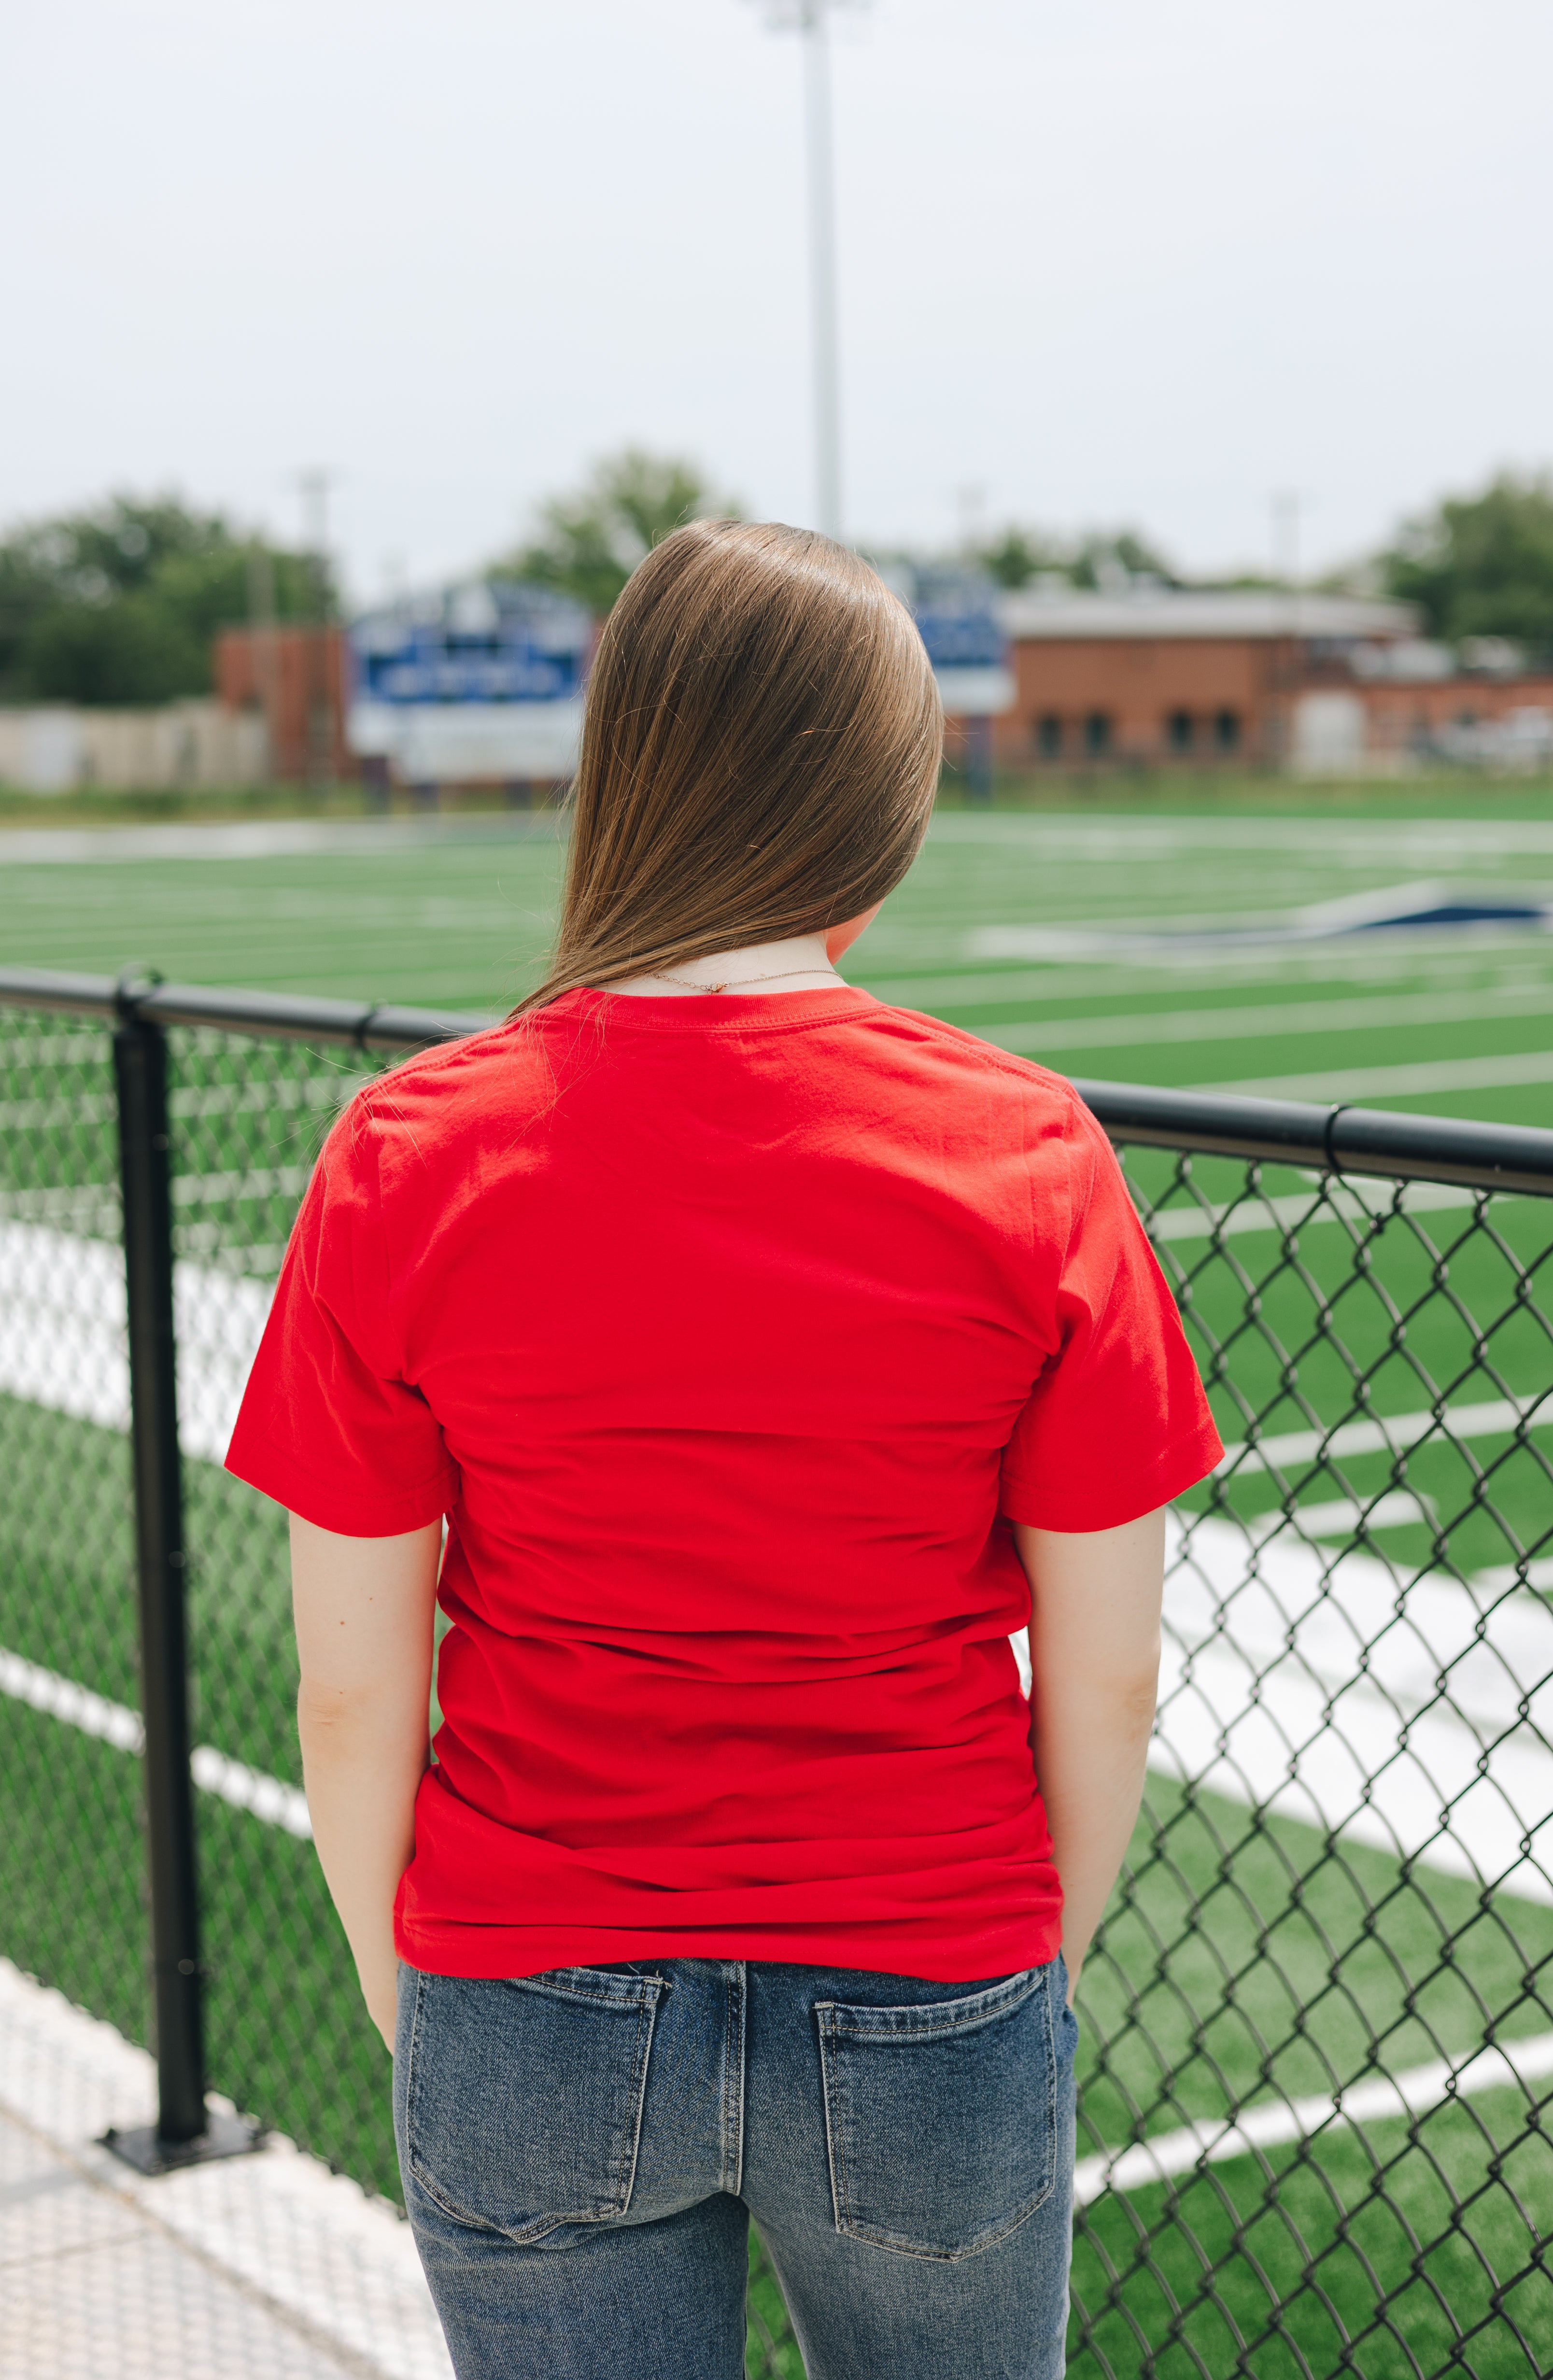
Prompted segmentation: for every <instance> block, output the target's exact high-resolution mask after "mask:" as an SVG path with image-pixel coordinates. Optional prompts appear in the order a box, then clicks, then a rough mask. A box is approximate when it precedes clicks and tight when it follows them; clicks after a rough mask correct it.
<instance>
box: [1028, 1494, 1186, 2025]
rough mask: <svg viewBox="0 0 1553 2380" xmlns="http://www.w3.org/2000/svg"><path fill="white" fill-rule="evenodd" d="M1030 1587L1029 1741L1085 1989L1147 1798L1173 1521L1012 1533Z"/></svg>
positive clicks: (1074, 1962)
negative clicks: (1168, 1527) (1079, 1531)
mask: <svg viewBox="0 0 1553 2380" xmlns="http://www.w3.org/2000/svg"><path fill="white" fill-rule="evenodd" d="M1013 1536H1014V1543H1015V1545H1016V1546H1017V1547H1018V1548H1019V1559H1020V1560H1021V1561H1022V1562H1023V1563H1024V1565H1025V1575H1026V1577H1027V1578H1028V1579H1029V1582H1030V1604H1031V1612H1030V1667H1031V1670H1032V1672H1033V1683H1032V1686H1031V1692H1030V1742H1031V1745H1032V1747H1033V1749H1034V1752H1035V1756H1036V1775H1037V1778H1038V1779H1039V1781H1040V1790H1041V1797H1042V1799H1043V1800H1044V1802H1045V1803H1046V1815H1047V1821H1048V1824H1049V1827H1050V1828H1051V1841H1052V1851H1053V1855H1054V1857H1055V1859H1056V1863H1057V1873H1058V1875H1059V1876H1061V1877H1062V1955H1063V1957H1064V1959H1065V1960H1066V1961H1067V1965H1068V1974H1069V1982H1070V1998H1071V1997H1072V1987H1073V1985H1076V1983H1077V1981H1078V1971H1079V1969H1080V1967H1081V1966H1082V1965H1083V1963H1084V1958H1085V1953H1086V1951H1087V1949H1088V1948H1089V1944H1090V1941H1091V1939H1092V1938H1093V1936H1094V1932H1095V1928H1096V1927H1097V1925H1098V1924H1099V1922H1100V1918H1101V1916H1102V1914H1103V1913H1104V1911H1105V1905H1106V1902H1107V1900H1108V1899H1109V1898H1110V1888H1111V1886H1112V1885H1113V1884H1114V1883H1115V1881H1116V1877H1117V1873H1118V1871H1119V1869H1120V1868H1121V1865H1122V1856H1123V1854H1124V1852H1126V1849H1127V1841H1128V1838H1129V1837H1130V1835H1131V1834H1132V1831H1133V1825H1134V1820H1135V1819H1136V1817H1137V1814H1138V1803H1139V1802H1140V1801H1141V1800H1142V1798H1143V1776H1144V1757H1145V1754H1146V1752H1147V1744H1148V1736H1149V1730H1150V1729H1151V1728H1152V1726H1153V1723H1154V1699H1155V1695H1156V1694H1157V1692H1158V1689H1159V1606H1160V1599H1161V1594H1162V1589H1163V1583H1164V1573H1165V1516H1164V1514H1163V1512H1149V1513H1147V1514H1146V1515H1145V1517H1144V1518H1143V1519H1142V1520H1141V1521H1128V1522H1127V1523H1126V1524H1124V1525H1123V1526H1122V1528H1120V1529H1097V1530H1095V1531H1093V1532H1092V1533H1086V1534H1085V1535H1083V1536H1069V1535H1068V1534H1067V1533H1065V1532H1062V1531H1059V1530H1056V1529H1031V1528H1025V1527H1024V1526H1023V1525H1020V1526H1016V1527H1015V1529H1014V1532H1013Z"/></svg>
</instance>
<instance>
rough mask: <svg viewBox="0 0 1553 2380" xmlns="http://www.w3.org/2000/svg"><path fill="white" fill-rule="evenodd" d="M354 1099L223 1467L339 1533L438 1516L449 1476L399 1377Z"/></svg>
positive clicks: (374, 1197) (314, 1196) (361, 1109)
mask: <svg viewBox="0 0 1553 2380" xmlns="http://www.w3.org/2000/svg"><path fill="white" fill-rule="evenodd" d="M377 1158H378V1150H377V1139H376V1133H375V1130H374V1128H373V1124H372V1119H371V1116H370V1111H369V1110H368V1109H367V1108H366V1105H365V1102H364V1101H361V1100H358V1102H357V1103H356V1104H355V1106H353V1107H352V1108H351V1109H350V1110H349V1111H347V1113H346V1115H345V1116H344V1117H342V1119H341V1120H340V1123H338V1124H337V1125H336V1126H335V1128H334V1132H333V1133H332V1134H331V1135H330V1137H329V1140H328V1142H327V1143H326V1144H325V1147H324V1149H323V1153H322V1156H321V1158H320V1159H319V1161H318V1165H317V1167H316V1169H315V1171H314V1173H313V1178H312V1181H311V1183H310V1184H309V1189H308V1193H307V1196H306V1197H305V1198H304V1199H303V1202H302V1206H301V1209H300V1211H299V1213H298V1215H297V1222H296V1227H295V1229H294V1231H293V1233H292V1235H291V1243H290V1245H289V1247H288V1248H287V1250H286V1255H285V1264H284V1265H283V1267H282V1269H281V1277H280V1280H279V1281H278V1283H277V1284H276V1288H275V1295H274V1302H273V1305H272V1306H271V1308H270V1317H269V1320H268V1322H267V1323H266V1325H265V1329H264V1335H263V1338H262V1339H261V1342H260V1347H259V1353H258V1354H257V1355H256V1356H255V1358H254V1364H253V1369H252V1371H251V1373H250V1374H249V1382H248V1387H247V1390H246V1391H245V1393H244V1396H243V1402H242V1406H241V1409H240V1411H239V1413H238V1415H237V1427H236V1428H235V1430H234V1431H233V1434H232V1443H231V1445H230V1447H229V1448H228V1449H227V1454H226V1468H227V1469H228V1471H231V1472H234V1473H235V1474H236V1475H237V1477H238V1478H239V1479H246V1480H247V1481H248V1482H249V1486H250V1487H254V1488H260V1489H261V1491H262V1493H263V1494H265V1495H266V1496H272V1497H273V1498H274V1500H275V1501H276V1503H278V1504H284V1505H285V1507H286V1509H287V1511H289V1512H296V1513H298V1514H299V1515H300V1516H301V1518H302V1519H303V1520H307V1521H312V1522H314V1523H315V1524H317V1526H318V1527H320V1528H322V1529H333V1530H334V1531H336V1532H337V1533H338V1534H339V1535H340V1536H357V1537H388V1536H399V1535H400V1534H402V1533H403V1532H404V1531H406V1530H408V1529H417V1528H420V1527H422V1526H424V1524H426V1523H427V1522H429V1521H433V1520H436V1519H437V1518H438V1517H439V1515H440V1514H442V1513H443V1512H446V1511H447V1510H448V1508H449V1506H450V1505H451V1503H452V1502H453V1500H454V1498H455V1493H456V1489H457V1483H458V1474H457V1469H456V1466H455V1463H453V1462H452V1461H451V1459H450V1458H449V1455H448V1453H447V1451H446V1448H445V1447H444V1445H443V1434H442V1430H441V1427H439V1425H438V1422H437V1419H436V1416H435V1415H433V1413H432V1412H431V1407H430V1406H429V1405H428V1404H427V1403H426V1400H425V1398H424V1397H423V1396H422V1395H421V1394H420V1392H419V1390H418V1389H416V1388H415V1387H413V1386H412V1385H411V1383H410V1382H409V1381H407V1380H406V1378H404V1376H403V1370H402V1364H401V1358H400V1355H399V1353H398V1350H397V1348H396V1346H395V1341H394V1321H393V1299H392V1295H391V1284H390V1279H389V1266H388V1257H387V1248H386V1242H385V1236H384V1232H383V1223H382V1199H381V1191H380V1184H379V1178H378V1162H377Z"/></svg>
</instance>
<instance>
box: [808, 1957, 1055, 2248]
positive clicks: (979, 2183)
mask: <svg viewBox="0 0 1553 2380" xmlns="http://www.w3.org/2000/svg"><path fill="white" fill-rule="evenodd" d="M1061 1972H1062V1971H1061V1969H1060V1968H1047V1967H1033V1968H1031V1969H1029V1970H1028V1971H1027V1972H1026V1973H1024V1974H1020V1975H1011V1976H1009V1977H1008V1978H1006V1980H1005V1981H1004V1982H1002V1983H1001V1984H994V1985H991V1986H990V1988H989V1989H988V1990H986V1991H981V1992H975V1993H973V1994H971V1995H970V1997H969V1998H965V1999H958V2000H940V2001H936V2002H928V2003H926V2004H924V2005H923V2006H921V2007H916V2008H843V2007H842V2006H840V2005H839V2004H837V2003H836V2002H834V2001H824V2002H821V2003H820V2004H819V2006H818V2007H817V2009H816V2010H815V2015H816V2018H817V2020H818V2022H819V2056H820V2066H821V2070H822V2073H823V2078H824V2089H825V2122H826V2131H827V2133H828V2136H829V2142H830V2152H831V2197H832V2200H833V2203H834V2206H835V2217H836V2228H837V2230H838V2231H840V2232H843V2233H844V2234H845V2235H847V2236H848V2237H850V2238H852V2239H855V2240H867V2241H869V2242H870V2243H871V2244H872V2245H873V2246H874V2247H876V2248H890V2249H893V2250H894V2251H895V2252H896V2253H898V2254H901V2255H907V2256H933V2257H940V2258H943V2259H946V2260H952V2259H954V2258H957V2257H962V2256H976V2255H979V2254H980V2253H982V2251H983V2250H984V2249H987V2248H993V2247H996V2246H997V2244H998V2242H999V2240H1006V2239H1007V2238H1008V2236H1009V2234H1010V2233H1011V2232H1012V2231H1014V2230H1016V2229H1017V2228H1018V2227H1019V2225H1020V2224H1021V2223H1023V2222H1024V2221H1025V2217H1026V2216H1030V2215H1033V2214H1034V2213H1035V2211H1036V2208H1037V2206H1038V2205H1039V2204H1040V2203H1041V2201H1042V2200H1043V2199H1044V2198H1046V2197H1047V2196H1048V2195H1049V2192H1050V2191H1051V2189H1052V2188H1053V2185H1054V2184H1055V2181H1056V2179H1057V2156H1058V2131H1059V2111H1058V2107H1057V2054H1056V2047H1055V2044H1054V2041H1053V2035H1052V2016H1051V1985H1050V1981H1049V1979H1050V1978H1051V1976H1052V1975H1053V1974H1054V1973H1056V1974H1060V1973H1061Z"/></svg>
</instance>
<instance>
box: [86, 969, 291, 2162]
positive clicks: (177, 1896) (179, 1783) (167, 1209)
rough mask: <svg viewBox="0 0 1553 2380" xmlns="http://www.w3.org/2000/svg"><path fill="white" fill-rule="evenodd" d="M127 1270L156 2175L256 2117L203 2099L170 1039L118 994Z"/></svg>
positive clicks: (125, 2148) (144, 2136)
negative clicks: (222, 2112) (224, 2112)
mask: <svg viewBox="0 0 1553 2380" xmlns="http://www.w3.org/2000/svg"><path fill="white" fill-rule="evenodd" d="M114 1078H115V1087H116V1091H117V1098H118V1130H119V1166H120V1175H121V1180H122V1184H123V1191H124V1269H125V1281H126V1288H127V1309H128V1326H129V1331H128V1335H129V1406H130V1448H131V1458H132V1469H133V1476H134V1500H135V1551H136V1569H137V1573H138V1579H139V1588H140V1694H141V1712H142V1715H143V1718H144V1725H145V1772H146V1833H147V1844H148V1854H149V1865H150V1870H151V1922H152V1977H153V1987H154V2004H155V2010H156V2073H157V2115H156V2121H155V2123H154V2124H152V2125H145V2126H141V2127H140V2128H139V2129H137V2130H136V2131H127V2132H120V2131H111V2132H109V2133H108V2135H107V2143H108V2146H109V2147H110V2148H113V2149H115V2150H116V2151H117V2153H118V2155H120V2156H123V2157H126V2158H127V2160H128V2161H129V2163H130V2164H131V2165H135V2166H138V2167H140V2169H141V2171H142V2172H146V2173H159V2172H163V2171H164V2170H166V2169H167V2168H169V2167H172V2166H177V2165H188V2164H190V2163H192V2162H195V2161H198V2160H201V2159H203V2158H206V2157H210V2156H231V2155H237V2154H240V2153H241V2152H242V2151H243V2150H245V2149H249V2148H251V2147H252V2146H253V2145H254V2143H255V2131H254V2128H253V2127H252V2126H251V2125H249V2124H248V2123H246V2122H238V2121H237V2120H235V2119H231V2118H222V2117H219V2116H216V2117H212V2116H211V2115H210V2114H209V2112H208V2111H207V2109H206V2107H205V2042H204V2010H203V1989H204V1977H203V1973H202V1970H201V1966H200V1890H199V1876H198V1871H197V1867H196V1862H195V1848H194V1787H193V1780H192V1779H191V1777H190V1774H189V1765H188V1762H189V1741H188V1732H189V1731H188V1628H187V1618H186V1606H185V1596H184V1538H183V1471H182V1463H181V1459H180V1456H179V1451H178V1396H177V1348H176V1339H175V1335H174V1325H173V1185H172V1163H171V1144H170V1135H169V1132H168V1128H167V1038H166V1035H165V1034H164V1032H163V1030H162V1027H161V1026H158V1025H153V1024H151V1023H150V1022H148V1021H147V1020H145V1019H143V1018H141V1017H140V1016H138V1015H137V1014H135V1011H134V1006H133V1002H131V1001H130V1000H128V999H123V1000H121V1002H120V1011H119V1023H118V1026H117V1029H116V1031H115V1034H114Z"/></svg>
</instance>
